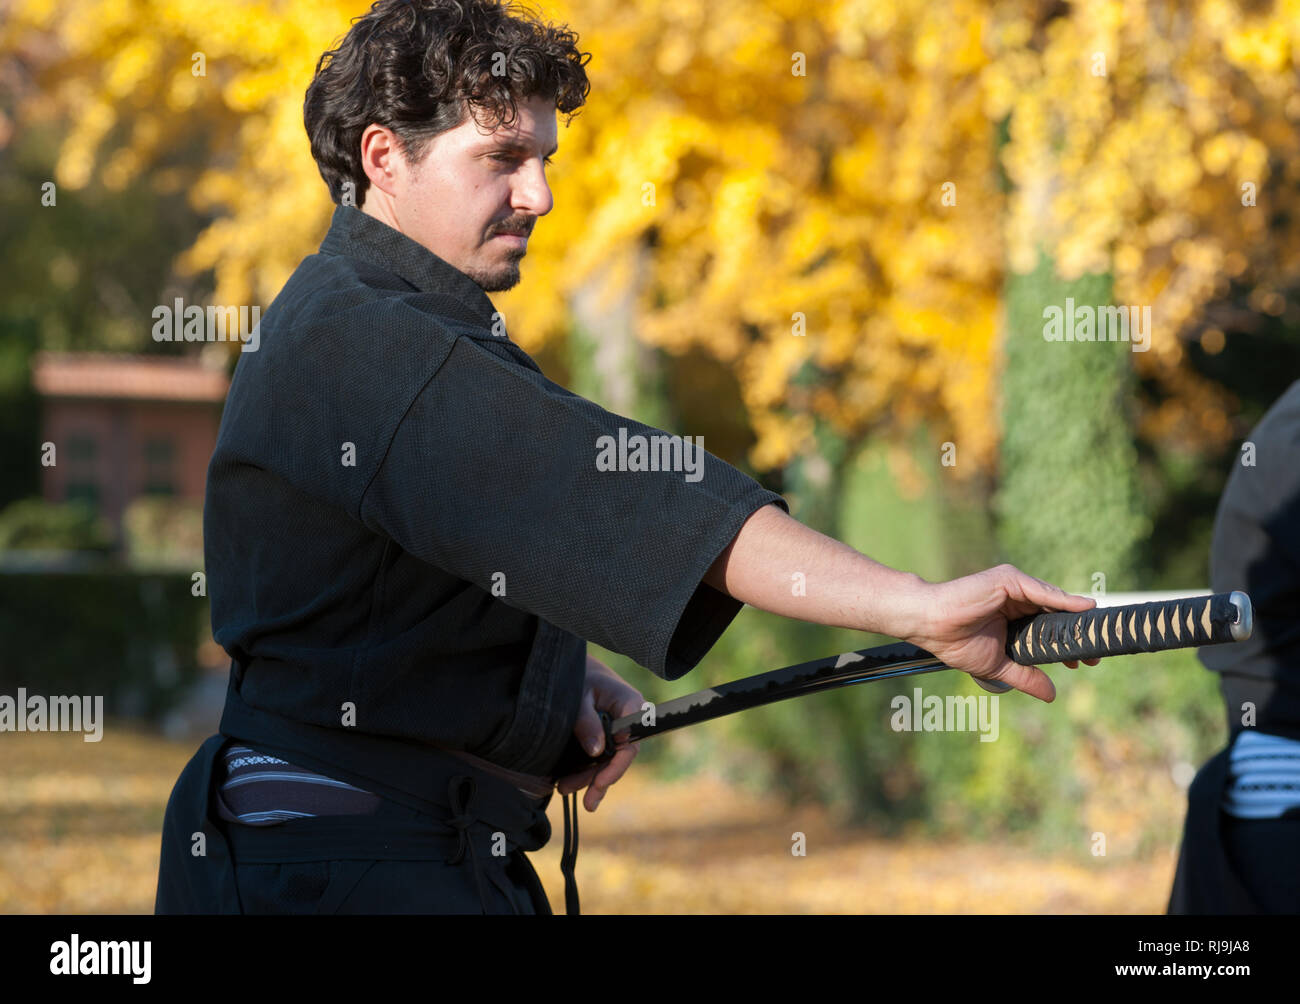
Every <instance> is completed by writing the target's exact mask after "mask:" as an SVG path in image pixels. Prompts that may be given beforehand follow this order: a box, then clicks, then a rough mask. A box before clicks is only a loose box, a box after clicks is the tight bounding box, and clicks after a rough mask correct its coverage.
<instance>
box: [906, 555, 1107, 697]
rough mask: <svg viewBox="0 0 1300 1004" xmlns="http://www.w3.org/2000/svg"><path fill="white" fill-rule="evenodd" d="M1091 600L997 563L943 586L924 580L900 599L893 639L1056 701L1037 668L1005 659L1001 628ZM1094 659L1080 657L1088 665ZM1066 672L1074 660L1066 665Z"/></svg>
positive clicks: (1048, 680) (1092, 603)
mask: <svg viewBox="0 0 1300 1004" xmlns="http://www.w3.org/2000/svg"><path fill="white" fill-rule="evenodd" d="M1096 605H1097V603H1096V601H1095V600H1093V599H1090V598H1089V597H1086V596H1076V595H1073V594H1072V593H1067V592H1065V591H1064V590H1062V589H1060V588H1058V587H1056V586H1054V585H1052V584H1051V583H1049V582H1044V581H1042V580H1041V579H1035V578H1034V577H1033V576H1031V575H1026V574H1025V573H1024V572H1022V571H1020V569H1018V568H1016V567H1015V566H1014V565H998V566H997V567H996V568H989V569H986V570H985V571H983V572H978V573H977V574H975V575H967V576H964V577H963V578H960V579H953V580H951V581H949V582H938V583H930V582H925V581H924V580H921V581H920V584H919V585H918V586H917V587H916V589H915V590H913V591H911V595H910V596H908V597H907V598H906V599H905V605H904V613H903V618H904V619H903V624H902V630H903V631H904V633H903V634H900V635H899V637H901V638H903V639H905V640H906V641H909V642H911V643H912V644H913V645H916V646H918V647H920V648H923V649H925V650H926V651H927V652H930V653H932V654H933V655H935V656H937V657H938V658H939V659H942V660H943V661H944V662H945V663H946V664H947V665H949V666H952V667H953V668H954V669H960V670H964V671H965V672H967V673H970V674H971V676H977V677H980V678H982V679H986V680H1000V681H1002V682H1003V683H1007V684H1010V685H1011V686H1012V687H1014V688H1015V689H1016V690H1021V691H1024V692H1025V693H1026V694H1031V695H1033V696H1034V697H1037V698H1039V699H1040V700H1043V701H1048V702H1050V701H1051V700H1053V699H1054V698H1055V697H1056V687H1055V686H1054V685H1053V683H1052V680H1051V678H1050V677H1049V676H1048V675H1047V674H1046V673H1044V672H1043V671H1042V670H1041V669H1039V668H1038V667H1037V666H1022V665H1020V664H1019V663H1017V662H1013V661H1012V660H1011V659H1009V658H1007V654H1006V642H1007V624H1008V622H1010V621H1013V620H1016V619H1017V618H1020V617H1026V616H1029V615H1030V614H1037V613H1043V612H1044V611H1047V610H1069V611H1080V610H1091V609H1092V608H1093V607H1095V606H1096ZM1098 661H1099V660H1097V659H1085V660H1084V662H1085V663H1087V664H1088V665H1089V666H1095V665H1097V663H1098ZM1065 665H1066V666H1068V667H1069V668H1070V669H1074V668H1076V667H1077V666H1078V665H1079V664H1078V662H1077V661H1071V662H1066V663H1065Z"/></svg>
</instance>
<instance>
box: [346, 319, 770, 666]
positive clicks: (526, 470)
mask: <svg viewBox="0 0 1300 1004" xmlns="http://www.w3.org/2000/svg"><path fill="white" fill-rule="evenodd" d="M494 343H496V344H494ZM448 344H449V349H448V350H447V352H446V355H445V358H443V359H442V361H441V363H440V364H439V365H438V366H437V367H436V370H435V371H434V373H433V375H432V377H431V378H430V379H429V380H428V381H427V382H426V383H425V384H424V385H423V386H422V387H421V388H420V389H419V392H418V394H417V396H416V397H415V399H414V400H412V401H411V403H410V407H409V408H408V409H407V411H406V412H405V413H404V414H403V415H402V417H401V420H400V422H399V424H398V425H397V427H396V430H395V432H394V434H393V436H392V439H391V441H390V442H389V445H388V448H387V452H386V454H385V455H384V457H383V460H382V462H381V463H380V465H379V467H378V470H377V471H376V472H375V474H374V477H373V479H372V480H371V481H370V483H369V484H368V485H367V486H366V489H365V492H364V494H363V496H362V498H361V506H360V516H361V520H362V522H363V523H364V524H365V525H366V526H367V527H369V528H371V529H372V530H374V531H376V532H378V533H382V534H384V535H386V536H388V537H390V538H391V539H392V540H394V541H396V542H397V543H398V544H399V545H400V546H401V547H402V548H404V549H405V550H406V551H408V552H409V553H410V554H413V555H415V556H416V557H418V558H420V559H422V560H424V561H427V562H429V563H431V564H433V565H436V566H438V567H439V568H442V569H444V570H445V571H448V572H450V573H452V574H454V575H456V576H458V577H460V578H462V579H465V580H466V581H469V582H473V583H476V584H478V585H479V586H481V587H482V588H484V589H486V590H489V591H491V592H492V594H493V595H497V596H500V598H501V599H502V601H503V602H505V603H508V604H510V605H512V606H516V607H518V608H520V609H523V610H526V611H529V612H531V613H535V614H538V615H539V616H541V617H544V618H545V619H546V620H548V621H550V622H551V623H552V624H555V625H557V626H559V627H561V628H563V629H565V630H567V631H570V632H572V633H573V634H575V635H578V636H579V637H582V638H585V639H587V640H589V641H593V642H595V643H597V644H599V645H602V646H604V647H605V648H608V649H611V650H613V651H616V652H620V653H622V654H624V655H627V656H629V657H630V658H632V659H633V660H635V661H636V662H637V663H639V664H640V665H642V666H644V667H646V668H647V669H649V670H651V671H652V672H654V673H655V674H656V675H658V676H660V677H662V678H664V679H668V680H674V679H677V678H678V677H680V676H682V675H683V674H685V673H686V672H688V671H689V670H690V669H692V668H693V667H694V666H695V665H696V664H697V663H698V662H699V660H700V659H701V658H702V657H703V655H704V654H705V653H706V652H707V651H708V650H709V648H710V647H711V646H712V645H713V644H714V642H716V641H717V639H718V637H719V636H720V635H721V634H722V632H723V631H724V630H725V629H726V628H727V626H728V625H729V624H730V623H731V621H732V620H733V619H734V618H735V616H736V614H737V613H738V612H739V610H740V608H741V607H742V606H743V604H742V603H741V602H740V601H739V600H735V599H733V598H731V597H730V596H728V595H726V594H725V593H722V592H719V591H717V590H715V589H713V588H712V587H710V586H709V585H707V584H706V583H704V582H702V579H703V577H704V574H705V572H706V571H707V570H708V569H709V566H710V565H712V563H713V561H714V560H715V559H716V558H717V556H718V555H719V554H721V553H722V551H723V550H724V549H725V548H726V546H727V545H728V544H729V543H730V542H731V540H732V539H733V538H734V537H735V536H736V534H737V533H738V532H739V530H740V528H741V526H742V524H743V523H744V522H745V520H746V519H747V518H748V517H749V516H750V515H751V514H752V513H753V512H754V511H755V510H757V509H759V508H760V507H762V506H764V505H767V504H769V503H775V504H777V505H780V506H781V507H782V508H783V509H785V510H786V511H788V506H787V505H786V503H785V501H784V499H782V498H781V496H780V495H778V494H776V493H775V492H771V491H768V490H766V489H764V488H763V487H762V486H761V485H759V484H758V483H757V482H756V481H754V480H753V479H752V478H750V477H748V476H747V475H745V474H744V473H742V472H741V471H739V470H737V469H736V468H734V467H732V466H731V465H729V464H727V463H725V462H724V461H722V460H720V459H718V458H717V457H715V456H713V455H712V454H710V453H709V452H708V451H707V449H704V448H702V445H701V448H700V449H698V450H696V449H694V448H687V449H685V450H679V451H678V452H677V454H675V455H674V456H673V457H672V458H671V459H672V461H673V462H674V463H677V460H676V457H677V456H680V457H682V459H681V461H680V467H681V468H682V469H676V470H674V469H661V470H641V469H635V470H634V469H617V468H618V467H619V466H621V467H624V468H631V467H634V466H646V464H644V463H640V464H638V462H637V460H636V459H635V458H633V459H631V460H628V459H627V458H628V456H629V455H630V451H627V450H625V451H624V452H623V453H622V454H620V456H621V457H622V458H623V460H621V461H619V462H618V464H617V465H616V469H612V470H611V469H607V468H608V467H609V466H610V464H609V462H608V461H609V459H610V458H611V457H613V455H614V454H613V453H612V452H610V451H611V446H610V444H611V443H618V442H620V441H621V442H623V443H630V444H632V445H633V446H635V442H636V441H635V439H634V437H636V436H642V437H647V439H648V438H649V437H652V436H658V437H666V436H667V435H668V434H667V433H665V432H663V431H661V430H657V429H654V428H652V427H649V426H646V425H644V424H641V423H638V422H635V421H633V420H631V419H628V418H625V417H622V416H620V415H616V414H614V413H612V412H609V411H606V410H604V409H603V408H601V407H600V406H599V405H597V404H595V403H594V402H592V401H589V400H587V399H585V398H582V397H579V396H578V395H575V394H573V393H572V392H571V391H568V390H566V389H564V388H563V387H560V386H559V385H558V384H555V383H553V382H552V381H551V380H549V379H547V378H546V377H545V376H544V375H542V374H541V373H540V372H539V371H537V370H536V369H533V368H531V367H530V366H527V365H524V364H523V363H522V362H520V361H519V359H520V358H523V359H526V358H527V357H526V356H525V355H524V353H523V352H522V350H520V349H518V348H517V347H516V346H514V345H513V344H508V343H507V342H506V341H505V340H504V339H502V340H499V342H498V340H497V339H493V338H491V337H490V336H489V337H482V338H480V337H473V336H470V335H460V336H459V337H455V338H454V339H453V340H451V341H450V342H449V343H448ZM530 362H531V361H530ZM620 429H621V430H623V431H622V432H621V433H620ZM602 437H610V439H602ZM620 437H621V439H620ZM681 445H687V444H681ZM692 447H693V444H692ZM602 450H604V451H605V454H604V456H605V460H604V461H602V462H601V463H599V464H598V456H600V455H601V454H602ZM661 456H662V458H663V463H662V464H656V466H665V467H666V466H672V465H671V464H670V463H669V460H670V457H669V455H668V454H667V453H663V454H661ZM688 466H689V467H690V468H691V469H687V468H688ZM602 468H605V469H602Z"/></svg>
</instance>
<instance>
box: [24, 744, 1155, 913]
mask: <svg viewBox="0 0 1300 1004" xmlns="http://www.w3.org/2000/svg"><path fill="white" fill-rule="evenodd" d="M199 741H200V740H194V741H186V742H172V741H168V740H166V739H163V738H160V737H158V736H155V735H151V734H148V733H145V732H141V731H136V730H132V729H130V728H128V727H127V726H125V725H118V724H115V723H112V722H109V723H108V725H107V727H106V728H105V732H104V737H103V739H102V741H100V742H98V743H87V742H84V741H83V739H82V736H81V734H80V733H5V734H4V735H3V736H0V912H3V913H151V912H152V911H153V900H154V891H155V884H156V881H157V873H158V850H159V842H160V839H161V830H162V816H163V810H164V808H165V807H166V804H167V796H168V795H169V793H170V792H171V788H172V785H173V784H174V783H175V781H176V778H177V776H178V775H179V773H180V771H181V768H182V767H183V766H184V765H185V762H186V761H187V760H188V759H189V758H190V756H191V755H192V754H193V753H194V751H195V750H196V749H197V747H198V743H199ZM638 766H639V765H636V766H634V767H633V768H632V770H631V771H630V772H629V774H628V775H627V776H625V777H624V778H623V779H622V780H621V781H619V782H618V783H617V784H616V785H615V786H614V787H613V788H611V789H610V792H609V794H608V796H607V797H606V798H605V800H604V802H603V804H602V805H601V806H600V808H599V809H598V810H597V811H596V812H595V813H588V812H587V811H586V810H585V809H580V810H579V811H580V813H581V817H580V823H579V836H580V841H579V852H578V867H577V878H578V888H579V891H580V894H581V902H582V911H583V913H587V914H602V913H604V914H626V913H651V914H660V913H662V914H668V913H682V914H756V913H761V914H862V913H996V914H1001V913H1029V914H1036V913H1163V912H1164V909H1165V904H1166V902H1167V900H1168V895H1169V888H1170V883H1171V881H1172V879H1173V871H1174V865H1175V858H1176V853H1177V848H1176V847H1173V846H1171V847H1167V848H1164V849H1162V850H1161V851H1160V852H1159V853H1158V854H1156V855H1152V856H1148V857H1146V858H1141V859H1140V858H1137V857H1119V856H1115V855H1114V854H1112V855H1109V856H1105V857H1092V856H1088V855H1078V854H1075V855H1073V856H1071V857H1069V858H1066V857H1061V858H1050V857H1043V856H1041V855H1035V854H1031V853H1029V852H1028V851H1026V850H1023V849H1018V848H1017V847H1016V846H1013V845H1010V844H1006V843H973V842H943V843H938V842H934V841H929V840H925V839H922V838H919V837H917V838H912V837H908V838H905V839H904V838H899V839H890V840H885V839H881V838H880V837H877V836H872V835H871V834H869V833H867V832H865V831H861V830H853V829H848V828H846V827H844V826H842V825H839V824H838V823H837V822H836V821H835V820H834V818H833V817H832V815H831V814H829V813H828V812H826V811H824V810H820V809H815V808H811V807H807V806H799V807H796V808H790V807H788V806H785V805H783V804H782V803H781V802H780V801H778V800H775V799H764V798H760V797H758V796H756V795H754V794H753V793H751V792H746V791H742V790H741V789H739V788H737V787H736V786H734V785H731V784H728V783H726V782H725V781H723V780H721V779H719V778H716V777H709V776H706V775H704V776H702V775H696V776H693V777H691V778H689V779H686V780H680V781H673V782H667V781H659V780H656V779H655V778H654V777H653V776H652V773H651V772H650V771H649V770H648V769H638ZM549 815H550V819H551V823H552V827H553V835H552V839H551V842H550V843H549V844H548V845H547V846H546V847H545V848H543V849H542V850H541V851H538V852H536V853H534V854H533V855H531V858H532V860H533V864H534V866H535V867H536V868H537V871H538V873H539V875H540V876H541V878H542V882H543V883H544V885H545V886H546V891H547V895H548V896H549V897H550V900H551V904H552V907H553V909H554V910H555V911H556V912H557V913H562V912H563V910H564V884H563V880H562V876H561V873H560V852H561V843H562V835H563V832H564V823H563V814H562V805H561V800H560V798H559V796H556V797H555V798H553V799H552V802H551V805H550V810H549ZM796 834H802V835H803V837H802V841H800V840H799V838H798V837H797V836H796ZM800 843H801V844H802V849H803V850H804V853H803V854H802V855H799V854H794V853H792V850H794V849H797V848H798V847H799V845H800Z"/></svg>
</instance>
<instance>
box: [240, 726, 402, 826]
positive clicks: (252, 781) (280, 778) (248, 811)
mask: <svg viewBox="0 0 1300 1004" xmlns="http://www.w3.org/2000/svg"><path fill="white" fill-rule="evenodd" d="M221 758H222V764H223V769H222V771H221V781H220V785H219V791H220V798H218V799H217V811H218V814H219V815H220V816H221V818H223V819H225V820H227V821H229V822H237V823H244V824H245V825H247V826H274V825H275V824H276V823H283V822H287V821H288V820H290V819H302V818H304V817H308V816H352V815H367V814H370V813H373V812H375V811H376V810H377V809H378V808H379V805H380V798H379V796H378V795H376V794H374V793H373V792H369V791H366V790H365V789H363V788H358V787H356V786H355V785H352V784H348V783H347V782H346V781H340V780H338V779H336V778H332V777H326V776H325V775H324V774H317V773H316V772H314V771H310V770H307V769H306V768H305V767H299V766H297V765H296V764H291V763H289V762H288V761H286V760H282V759H280V758H279V757H276V756H271V755H270V754H269V753H263V752H260V751H258V750H254V749H250V748H249V747H247V746H243V745H240V744H238V743H233V742H231V743H227V744H226V745H225V746H224V747H222V750H221Z"/></svg>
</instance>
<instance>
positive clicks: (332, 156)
mask: <svg viewBox="0 0 1300 1004" xmlns="http://www.w3.org/2000/svg"><path fill="white" fill-rule="evenodd" d="M590 59H591V53H584V52H579V51H578V49H577V36H576V35H575V34H574V33H573V32H571V31H569V30H568V29H567V27H565V26H560V27H557V26H555V25H551V24H546V23H543V22H542V21H541V20H540V19H539V18H538V17H537V16H536V15H535V14H533V13H532V12H531V11H528V10H526V9H522V10H521V9H519V8H517V7H516V6H515V5H514V4H511V3H501V2H499V0H378V2H377V3H375V4H373V5H372V6H371V8H370V11H369V12H368V13H366V14H364V15H362V16H361V17H358V18H355V19H354V20H353V23H352V28H351V29H350V30H349V31H348V33H347V34H346V35H345V36H344V37H343V39H342V40H341V41H340V42H338V47H337V48H335V49H331V50H330V51H329V52H326V53H325V54H324V55H322V56H321V58H320V60H319V61H318V62H317V64H316V75H315V77H313V78H312V82H311V85H310V86H309V87H308V88H307V98H306V100H305V101H304V102H303V121H304V124H305V125H306V127H307V136H308V138H309V139H310V140H311V154H312V156H313V157H314V158H315V159H316V166H317V167H318V168H319V169H320V173H321V177H322V178H324V179H325V184H326V185H328V186H329V190H330V197H331V198H332V199H333V200H334V202H335V203H336V204H337V203H340V202H341V201H342V199H343V194H344V184H345V183H346V182H349V181H350V182H352V183H353V184H354V185H355V188H354V189H353V192H354V195H355V198H356V204H357V205H358V206H359V205H360V204H361V203H362V202H363V201H364V192H365V191H366V189H367V188H368V187H369V186H370V179H369V178H367V177H366V173H365V171H364V170H362V167H361V134H362V132H364V131H365V128H366V127H367V126H368V125H370V124H371V123H372V122H373V123H377V124H378V125H382V126H385V127H387V128H389V129H391V130H392V131H393V133H394V134H395V135H396V136H397V139H398V142H399V144H400V147H401V150H402V153H403V155H404V156H405V157H406V158H407V160H409V161H411V162H412V163H417V162H419V161H420V160H422V159H423V157H424V153H425V150H426V148H427V146H428V144H429V142H430V141H431V140H432V139H433V138H434V137H435V136H437V135H439V134H440V133H444V132H446V131H448V130H449V129H454V128H456V126H458V125H460V124H461V123H462V122H464V121H466V118H467V116H468V114H469V113H470V111H471V109H473V110H475V111H476V114H475V118H476V119H477V120H478V121H479V122H481V123H483V124H484V126H485V128H488V129H495V128H497V127H498V126H500V125H506V126H509V125H510V124H511V123H513V122H514V120H515V117H516V115H517V114H518V108H517V106H516V101H517V100H529V99H531V98H542V99H544V100H548V101H549V100H553V101H554V102H555V106H556V108H557V109H558V110H559V111H561V112H563V113H565V114H567V115H568V116H569V118H570V119H571V118H572V117H573V114H574V113H575V112H576V111H577V109H578V108H580V107H581V106H582V105H583V103H584V102H585V101H586V99H587V94H588V92H589V91H590V90H591V85H590V83H589V82H588V80H587V72H586V70H585V69H584V67H585V66H586V64H587V62H588V61H589V60H590ZM480 109H481V110H483V111H486V112H487V113H488V115H487V116H486V117H485V116H482V115H479V114H477V111H478V110H480ZM485 118H486V121H485ZM567 122H568V120H566V124H567Z"/></svg>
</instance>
